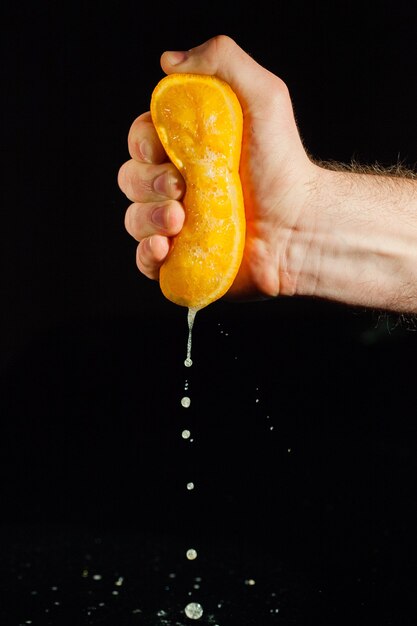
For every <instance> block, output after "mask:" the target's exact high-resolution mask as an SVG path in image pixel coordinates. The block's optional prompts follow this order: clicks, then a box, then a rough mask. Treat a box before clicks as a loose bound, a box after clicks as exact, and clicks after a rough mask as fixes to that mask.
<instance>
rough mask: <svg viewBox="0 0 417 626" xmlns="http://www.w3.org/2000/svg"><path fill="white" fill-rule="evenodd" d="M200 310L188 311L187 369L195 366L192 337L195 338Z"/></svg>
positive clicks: (185, 362)
mask: <svg viewBox="0 0 417 626" xmlns="http://www.w3.org/2000/svg"><path fill="white" fill-rule="evenodd" d="M197 311H198V309H191V308H190V309H188V314H187V321H188V340H187V358H186V359H185V361H184V365H185V367H191V365H192V364H193V362H192V359H191V344H192V336H193V326H194V320H195V316H196V314H197Z"/></svg>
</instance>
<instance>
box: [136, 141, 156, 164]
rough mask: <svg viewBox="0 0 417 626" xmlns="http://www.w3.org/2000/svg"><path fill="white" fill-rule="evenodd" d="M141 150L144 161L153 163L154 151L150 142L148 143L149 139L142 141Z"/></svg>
mask: <svg viewBox="0 0 417 626" xmlns="http://www.w3.org/2000/svg"><path fill="white" fill-rule="evenodd" d="M139 150H140V153H141V155H142V158H143V160H144V161H148V162H149V163H152V156H153V150H152V145H151V143H150V141H148V139H142V141H141V142H140V144H139Z"/></svg>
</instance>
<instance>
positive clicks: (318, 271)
mask: <svg viewBox="0 0 417 626" xmlns="http://www.w3.org/2000/svg"><path fill="white" fill-rule="evenodd" d="M307 195H308V196H309V200H308V202H309V208H308V210H306V211H304V212H303V217H302V218H301V221H299V223H298V224H297V225H296V228H295V229H294V230H293V232H292V233H291V237H290V241H289V244H288V246H287V250H286V255H285V260H284V263H283V272H282V277H281V293H284V294H285V293H288V294H290V293H293V294H298V295H308V296H315V297H319V298H325V299H331V300H336V301H339V302H344V303H346V304H351V305H359V306H365V307H372V308H379V309H385V310H393V311H398V312H409V313H417V180H416V179H415V177H413V176H411V175H409V176H405V177H402V176H389V175H388V176H387V175H378V174H368V173H367V174H363V173H356V172H347V171H331V170H328V169H324V168H321V167H320V168H318V169H317V177H315V178H314V182H313V183H312V184H311V186H310V188H309V191H308V194H307Z"/></svg>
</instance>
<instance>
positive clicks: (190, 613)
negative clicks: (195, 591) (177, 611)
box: [184, 602, 203, 619]
mask: <svg viewBox="0 0 417 626" xmlns="http://www.w3.org/2000/svg"><path fill="white" fill-rule="evenodd" d="M184 613H185V614H186V616H187V617H189V618H190V619H200V617H201V616H202V615H203V607H202V606H201V604H199V603H198V602H190V603H189V604H187V606H186V607H185V609H184Z"/></svg>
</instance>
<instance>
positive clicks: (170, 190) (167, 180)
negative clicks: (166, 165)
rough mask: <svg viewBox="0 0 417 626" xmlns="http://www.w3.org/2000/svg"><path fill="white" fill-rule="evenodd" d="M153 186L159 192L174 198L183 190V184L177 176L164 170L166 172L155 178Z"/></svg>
mask: <svg viewBox="0 0 417 626" xmlns="http://www.w3.org/2000/svg"><path fill="white" fill-rule="evenodd" d="M153 188H154V190H155V191H156V192H157V193H160V194H162V195H163V196H168V197H169V198H174V197H176V196H178V192H179V191H180V190H181V184H180V182H179V181H178V179H177V178H176V177H175V176H173V175H172V174H168V173H167V172H164V174H161V175H160V176H158V178H155V180H154V181H153Z"/></svg>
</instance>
